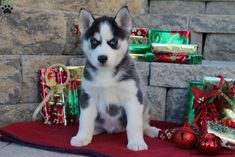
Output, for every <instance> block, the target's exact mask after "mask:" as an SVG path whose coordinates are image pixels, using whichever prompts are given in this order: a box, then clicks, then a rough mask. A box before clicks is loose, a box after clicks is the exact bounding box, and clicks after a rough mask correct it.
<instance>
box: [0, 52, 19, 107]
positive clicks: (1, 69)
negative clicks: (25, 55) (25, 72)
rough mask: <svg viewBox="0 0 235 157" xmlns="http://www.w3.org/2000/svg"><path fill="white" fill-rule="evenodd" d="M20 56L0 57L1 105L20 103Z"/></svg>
mask: <svg viewBox="0 0 235 157" xmlns="http://www.w3.org/2000/svg"><path fill="white" fill-rule="evenodd" d="M21 81H22V76H21V63H20V56H10V55H1V56H0V82H1V88H0V104H5V103H9V104H14V103H18V102H19V99H20V94H21Z"/></svg>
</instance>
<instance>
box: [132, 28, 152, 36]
mask: <svg viewBox="0 0 235 157" xmlns="http://www.w3.org/2000/svg"><path fill="white" fill-rule="evenodd" d="M131 36H142V37H147V36H148V28H141V27H137V28H132V29H131Z"/></svg>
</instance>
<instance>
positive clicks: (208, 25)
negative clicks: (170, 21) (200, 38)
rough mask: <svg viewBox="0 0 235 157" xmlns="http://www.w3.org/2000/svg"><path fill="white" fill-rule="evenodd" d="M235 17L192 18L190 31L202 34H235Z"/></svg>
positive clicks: (204, 16)
mask: <svg viewBox="0 0 235 157" xmlns="http://www.w3.org/2000/svg"><path fill="white" fill-rule="evenodd" d="M234 25H235V15H197V16H192V17H191V21H190V26H189V29H191V30H193V31H195V32H202V33H235V27H234Z"/></svg>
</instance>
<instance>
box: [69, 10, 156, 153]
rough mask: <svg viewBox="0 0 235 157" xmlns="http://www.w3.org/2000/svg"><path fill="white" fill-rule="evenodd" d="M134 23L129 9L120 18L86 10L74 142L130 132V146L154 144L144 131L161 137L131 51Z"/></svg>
mask: <svg viewBox="0 0 235 157" xmlns="http://www.w3.org/2000/svg"><path fill="white" fill-rule="evenodd" d="M131 27H132V23H131V16H130V14H129V11H128V8H127V7H123V8H121V9H120V10H119V11H118V12H117V14H116V16H115V17H107V16H102V17H99V18H94V17H93V16H92V14H91V13H90V12H89V11H87V10H85V9H81V10H80V15H79V28H80V31H81V37H82V49H83V51H84V53H85V56H86V64H85V69H84V77H83V79H82V85H81V95H80V109H81V114H80V127H79V131H78V133H77V135H76V136H74V137H72V139H71V145H73V146H85V145H88V144H89V143H90V142H91V140H92V137H93V135H97V134H100V133H102V132H104V131H105V132H108V133H118V132H122V131H125V130H126V131H127V138H128V144H127V147H128V148H129V149H130V150H134V151H138V150H145V149H148V146H147V144H146V143H145V141H144V138H143V134H145V135H147V136H149V137H156V136H157V133H158V129H157V128H155V127H151V126H150V125H149V114H148V112H149V107H148V106H147V105H146V104H145V103H144V97H143V93H142V87H141V84H140V79H139V76H138V73H137V71H136V68H135V64H134V62H133V61H132V60H131V58H130V56H129V54H128V39H129V34H130V31H131Z"/></svg>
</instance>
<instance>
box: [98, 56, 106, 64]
mask: <svg viewBox="0 0 235 157" xmlns="http://www.w3.org/2000/svg"><path fill="white" fill-rule="evenodd" d="M107 60H108V57H107V56H106V55H100V56H98V61H99V62H100V63H102V64H104V63H105V62H106V61H107Z"/></svg>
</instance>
